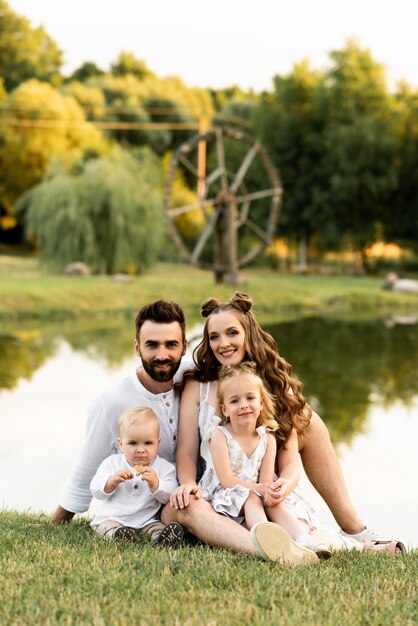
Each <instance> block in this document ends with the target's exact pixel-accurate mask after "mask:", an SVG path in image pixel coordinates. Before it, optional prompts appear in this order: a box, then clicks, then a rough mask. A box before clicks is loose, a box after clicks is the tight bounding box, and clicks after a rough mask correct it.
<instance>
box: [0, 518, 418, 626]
mask: <svg viewBox="0 0 418 626" xmlns="http://www.w3.org/2000/svg"><path fill="white" fill-rule="evenodd" d="M0 545H1V548H0V555H1V571H2V572H3V577H2V578H3V582H2V586H1V589H0V598H1V606H2V611H1V613H0V624H2V625H3V624H4V625H6V624H7V625H8V626H11V625H12V624H13V625H16V626H32V625H36V626H38V625H39V624H43V625H45V626H48V625H51V626H54V625H55V624H66V625H69V624H77V626H82V625H89V626H96V625H97V626H99V625H100V626H105V625H112V626H113V625H114V624H118V625H119V626H125V625H126V626H131V625H132V624H136V625H137V626H145V625H153V624H170V625H172V624H178V625H180V624H181V625H190V626H191V625H195V624H196V625H197V624H198V625H201V624H204V625H207V624H225V625H228V626H234V625H244V624H257V625H261V624H275V625H277V624H281V625H283V626H286V625H287V624H289V625H291V626H295V625H297V626H303V625H305V624H309V625H310V626H311V625H319V624H320V625H321V626H328V625H337V624H344V625H345V626H351V625H352V626H358V625H359V624H379V625H380V626H383V625H388V626H396V625H399V626H401V625H402V626H408V625H411V626H412V624H416V623H417V620H418V605H417V602H416V597H417V591H418V586H417V577H416V574H417V567H418V551H417V550H415V551H414V552H412V553H410V554H409V555H407V556H406V557H404V558H402V559H400V558H394V557H390V556H388V555H372V556H369V555H363V554H338V555H335V556H333V558H332V559H330V560H329V561H323V562H321V563H320V564H319V566H317V567H309V566H308V567H305V566H304V567H299V568H290V567H283V566H281V565H280V564H278V563H265V562H262V561H257V560H255V559H252V558H251V557H245V556H243V555H236V554H232V553H229V552H227V551H223V550H216V549H210V548H208V547H207V546H202V545H198V546H193V547H191V546H187V547H183V548H181V549H179V550H176V551H169V550H166V549H155V548H153V547H152V546H150V545H142V546H131V545H116V544H110V543H106V542H104V541H103V540H102V539H100V538H99V537H97V536H94V534H93V532H92V531H91V530H90V528H89V526H88V524H87V522H86V521H85V520H80V521H78V522H75V523H72V524H70V525H69V526H67V527H58V528H57V527H51V526H50V525H49V524H48V521H47V518H46V517H45V516H38V515H27V514H16V513H12V512H3V513H0Z"/></svg>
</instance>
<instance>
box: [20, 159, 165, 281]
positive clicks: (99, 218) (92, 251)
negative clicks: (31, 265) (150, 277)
mask: <svg viewBox="0 0 418 626" xmlns="http://www.w3.org/2000/svg"><path fill="white" fill-rule="evenodd" d="M160 168H161V166H160V163H159V161H158V159H156V157H155V155H153V154H152V152H150V150H148V149H143V150H142V151H141V152H139V153H138V154H137V156H136V158H135V157H134V156H132V155H131V154H129V153H128V152H126V151H123V150H120V149H117V150H115V151H114V152H113V153H111V154H110V155H109V156H107V157H103V158H101V159H92V160H89V161H88V162H87V163H85V164H84V166H82V167H79V168H78V171H77V173H74V172H73V173H72V172H66V171H65V170H63V169H62V168H61V169H60V168H58V169H56V168H55V169H54V168H52V169H51V170H50V172H48V173H47V174H46V175H45V177H44V179H43V181H42V182H41V183H40V184H38V185H36V186H35V187H34V188H32V189H30V190H29V191H28V192H26V193H25V194H24V195H23V196H22V197H21V198H20V199H19V201H18V203H17V207H18V210H19V211H20V212H22V213H24V214H25V220H24V221H25V227H26V232H27V235H28V237H29V238H30V237H33V236H34V237H35V238H36V241H37V243H38V246H39V248H40V250H41V254H42V257H43V258H44V259H45V260H49V261H53V262H54V263H55V264H57V265H58V266H60V267H62V266H64V265H65V264H67V263H69V262H71V261H74V260H81V261H84V262H86V263H88V264H89V265H91V266H92V268H93V269H94V271H96V272H105V273H107V274H112V273H114V272H120V271H124V272H138V271H143V270H145V269H146V268H147V267H149V265H151V264H152V263H153V262H154V261H155V259H156V258H157V256H158V250H159V247H160V245H161V242H162V237H163V233H164V221H163V215H162V208H161V169H160Z"/></svg>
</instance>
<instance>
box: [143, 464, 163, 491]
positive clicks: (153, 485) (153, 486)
mask: <svg viewBox="0 0 418 626" xmlns="http://www.w3.org/2000/svg"><path fill="white" fill-rule="evenodd" d="M141 480H145V482H146V483H148V487H149V488H150V490H151V491H152V492H154V491H156V490H157V489H158V485H159V484H160V480H159V478H158V476H157V474H156V473H155V471H154V470H153V469H152V467H150V466H149V465H143V466H142V469H141Z"/></svg>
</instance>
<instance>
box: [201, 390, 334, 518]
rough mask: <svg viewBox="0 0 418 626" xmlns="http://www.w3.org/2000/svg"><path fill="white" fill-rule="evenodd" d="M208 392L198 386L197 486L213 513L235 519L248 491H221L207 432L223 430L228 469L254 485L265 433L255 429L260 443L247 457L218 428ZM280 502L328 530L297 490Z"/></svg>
mask: <svg viewBox="0 0 418 626" xmlns="http://www.w3.org/2000/svg"><path fill="white" fill-rule="evenodd" d="M209 391H210V382H207V383H200V409H199V433H200V440H201V444H200V454H201V457H202V458H203V460H204V462H205V464H206V468H205V471H204V474H203V476H202V478H201V480H200V482H199V486H200V487H201V488H202V490H203V496H204V498H205V499H206V500H208V501H209V502H211V504H212V506H213V508H214V509H215V511H217V512H218V513H225V514H227V515H230V516H231V517H238V516H239V515H240V512H241V509H242V506H243V504H244V502H245V500H246V499H247V498H248V495H249V489H248V488H247V487H243V486H242V485H236V486H235V487H232V488H227V489H224V488H223V487H222V486H221V485H220V484H219V480H218V478H217V476H216V472H215V468H214V466H213V461H212V456H211V454H210V450H209V443H210V437H211V433H212V431H213V429H214V428H217V427H219V428H221V429H222V430H223V432H224V433H225V436H227V441H228V447H229V452H230V459H231V466H232V470H233V472H234V474H235V475H236V476H238V477H239V478H242V479H243V480H248V481H250V482H258V472H259V470H260V465H261V461H262V458H263V456H264V453H265V450H266V446H267V433H266V431H265V429H264V427H262V426H261V427H260V428H257V432H258V433H259V435H260V441H259V443H258V445H257V447H256V449H255V450H254V452H253V454H252V455H251V457H247V455H246V454H245V452H244V451H243V450H242V448H241V447H240V445H239V444H238V443H237V441H236V440H235V439H234V438H233V437H232V435H231V434H230V433H229V431H228V430H227V429H226V428H224V427H222V426H220V423H221V418H220V417H218V416H217V415H215V409H214V407H213V406H212V405H211V404H209ZM255 472H256V473H255ZM284 503H285V505H286V507H287V508H288V509H290V510H291V511H293V513H294V514H295V515H296V517H298V518H299V519H302V520H305V521H306V522H307V523H308V525H309V527H310V528H317V529H319V530H330V529H329V527H328V526H326V525H325V524H324V523H323V521H322V520H321V518H320V517H319V515H318V514H317V513H316V511H315V510H314V509H313V508H312V506H311V505H310V504H309V502H308V501H307V500H305V498H304V497H303V496H302V495H301V493H300V492H299V489H298V488H297V487H296V488H295V489H293V491H292V493H291V494H290V495H289V496H288V497H287V498H286V499H285V501H284ZM239 519H240V518H239Z"/></svg>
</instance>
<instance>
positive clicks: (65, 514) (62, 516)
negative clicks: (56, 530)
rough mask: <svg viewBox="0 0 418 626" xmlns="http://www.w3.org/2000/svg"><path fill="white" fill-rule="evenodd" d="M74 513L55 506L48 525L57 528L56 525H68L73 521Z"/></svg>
mask: <svg viewBox="0 0 418 626" xmlns="http://www.w3.org/2000/svg"><path fill="white" fill-rule="evenodd" d="M74 515H75V513H72V512H71V511H67V510H66V509H63V508H62V506H57V508H56V509H55V511H54V512H53V514H52V515H51V517H50V518H49V523H50V524H54V526H57V525H58V524H68V522H71V520H72V519H73V517H74Z"/></svg>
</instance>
